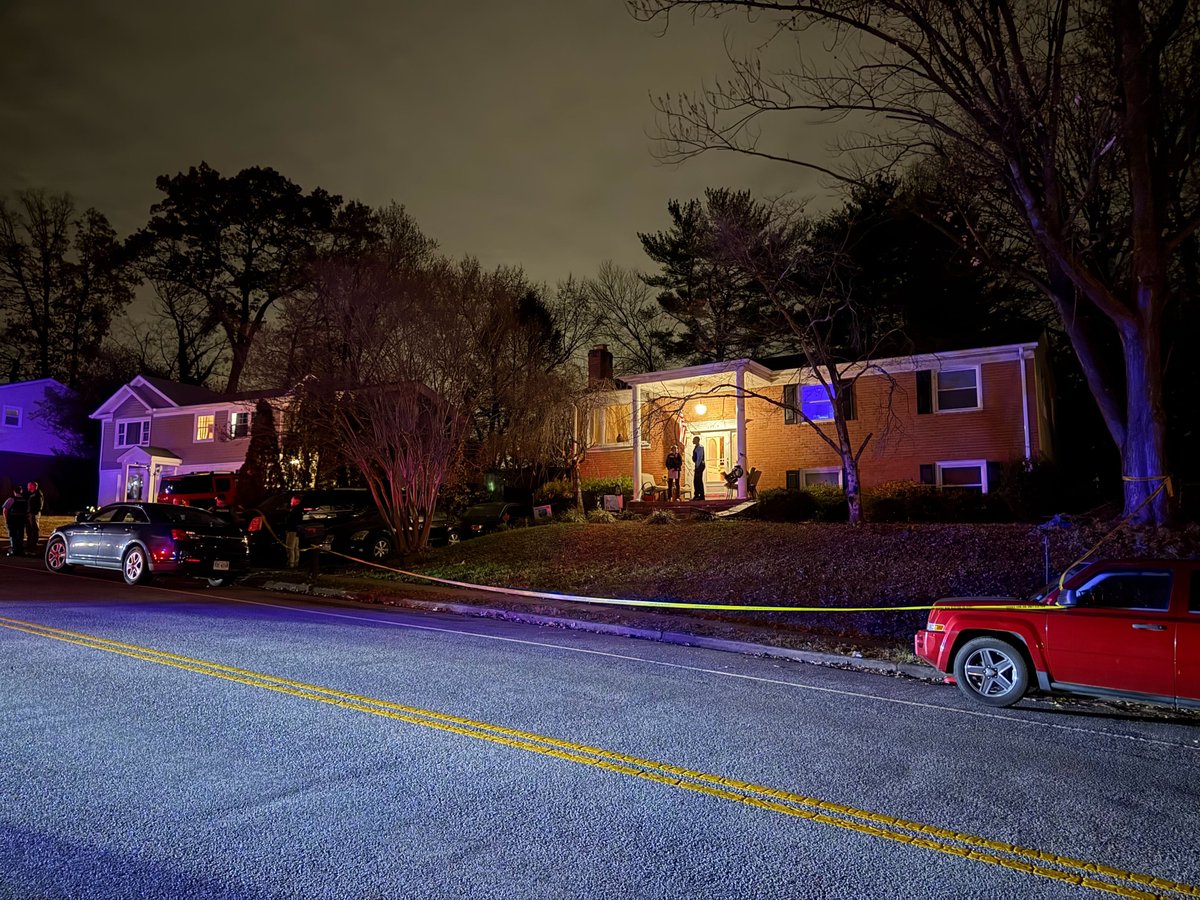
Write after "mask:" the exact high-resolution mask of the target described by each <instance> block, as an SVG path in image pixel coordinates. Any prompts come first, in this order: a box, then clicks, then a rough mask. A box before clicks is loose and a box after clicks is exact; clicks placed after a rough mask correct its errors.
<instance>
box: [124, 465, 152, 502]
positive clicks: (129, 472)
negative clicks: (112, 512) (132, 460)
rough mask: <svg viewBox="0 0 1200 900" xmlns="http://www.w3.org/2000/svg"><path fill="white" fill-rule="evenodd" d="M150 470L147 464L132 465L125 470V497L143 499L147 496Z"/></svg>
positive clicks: (127, 498) (135, 499) (133, 499)
mask: <svg viewBox="0 0 1200 900" xmlns="http://www.w3.org/2000/svg"><path fill="white" fill-rule="evenodd" d="M148 475H149V470H148V469H147V468H146V467H145V466H130V467H129V468H128V469H126V470H125V499H126V500H131V501H142V500H147V499H149V498H148V497H147V496H146V488H147V484H146V481H147V476H148Z"/></svg>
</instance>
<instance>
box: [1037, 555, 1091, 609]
mask: <svg viewBox="0 0 1200 900" xmlns="http://www.w3.org/2000/svg"><path fill="white" fill-rule="evenodd" d="M1089 565H1090V563H1075V565H1073V566H1071V568H1069V569H1067V571H1065V572H1063V573H1061V574H1059V575H1055V576H1054V577H1053V578H1051V579H1050V580H1049V581H1047V582H1046V583H1045V584H1044V585H1042V587H1041V589H1039V590H1037V591H1034V592H1033V593H1031V594H1026V595H1025V596H1024V597H1022V598H1021V599H1022V600H1024V601H1025V602H1026V603H1042V602H1043V601H1044V600H1045V599H1046V598H1047V597H1048V596H1050V593H1051V592H1052V591H1057V590H1058V585H1059V583H1060V582H1061V583H1062V584H1066V583H1067V582H1068V581H1070V580H1071V579H1072V578H1074V577H1075V576H1076V575H1078V574H1079V573H1080V572H1082V571H1083V570H1084V569H1086V568H1087V567H1088V566H1089Z"/></svg>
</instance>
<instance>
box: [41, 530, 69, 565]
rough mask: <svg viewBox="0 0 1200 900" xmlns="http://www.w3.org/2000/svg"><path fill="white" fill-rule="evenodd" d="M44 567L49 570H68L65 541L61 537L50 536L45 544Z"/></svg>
mask: <svg viewBox="0 0 1200 900" xmlns="http://www.w3.org/2000/svg"><path fill="white" fill-rule="evenodd" d="M46 568H47V569H49V570H50V571H51V572H70V571H71V566H69V565H67V542H66V541H65V540H64V539H63V538H61V537H52V538H50V543H48V544H47V545H46Z"/></svg>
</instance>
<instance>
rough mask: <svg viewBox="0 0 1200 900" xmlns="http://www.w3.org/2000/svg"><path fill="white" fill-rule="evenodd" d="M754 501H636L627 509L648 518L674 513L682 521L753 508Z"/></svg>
mask: <svg viewBox="0 0 1200 900" xmlns="http://www.w3.org/2000/svg"><path fill="white" fill-rule="evenodd" d="M753 502H754V501H746V500H739V499H738V498H737V497H733V498H731V499H725V498H724V497H722V498H721V499H720V500H670V501H667V500H634V501H632V502H630V504H629V506H628V507H627V508H628V509H629V511H630V512H635V513H637V514H638V515H640V516H648V515H650V513H654V512H658V511H660V510H665V511H667V512H671V513H674V514H675V515H677V516H679V518H681V519H688V518H692V517H694V516H697V515H699V514H701V513H708V514H710V515H717V514H718V513H723V512H728V511H729V510H731V509H733V508H734V507H735V506H738V505H743V506H751V505H753Z"/></svg>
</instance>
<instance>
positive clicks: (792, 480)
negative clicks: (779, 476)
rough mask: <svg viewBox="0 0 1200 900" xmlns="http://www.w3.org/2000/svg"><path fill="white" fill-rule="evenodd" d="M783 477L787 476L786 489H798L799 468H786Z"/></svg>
mask: <svg viewBox="0 0 1200 900" xmlns="http://www.w3.org/2000/svg"><path fill="white" fill-rule="evenodd" d="M785 477H786V478H787V482H786V485H787V489H788V490H789V491H798V490H800V470H799V469H788V470H787V474H786V476H785Z"/></svg>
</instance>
